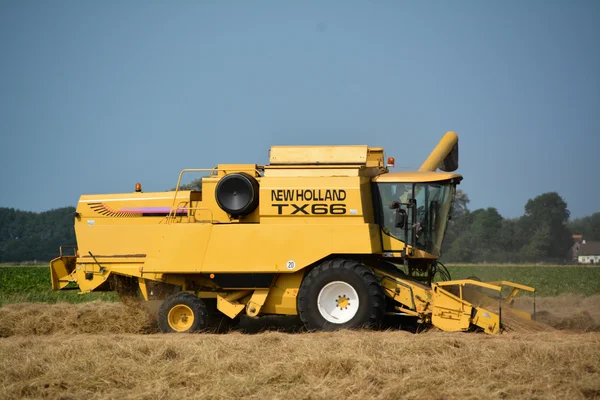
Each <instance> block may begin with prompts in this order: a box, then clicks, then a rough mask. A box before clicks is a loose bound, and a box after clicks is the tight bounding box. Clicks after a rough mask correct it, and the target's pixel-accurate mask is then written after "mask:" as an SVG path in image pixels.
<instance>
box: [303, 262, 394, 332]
mask: <svg viewBox="0 0 600 400" xmlns="http://www.w3.org/2000/svg"><path fill="white" fill-rule="evenodd" d="M298 312H299V314H300V319H301V320H302V322H303V323H304V326H306V328H307V329H308V330H311V331H312V330H325V331H333V330H337V329H353V328H361V327H378V326H379V325H380V324H381V321H382V319H383V316H384V314H385V296H384V294H383V289H382V288H381V284H380V283H379V281H378V280H377V278H376V277H375V275H374V274H373V271H371V270H370V269H369V268H367V267H366V266H364V265H363V264H361V263H359V262H357V261H354V260H343V259H337V260H328V261H325V262H323V263H322V264H321V265H319V266H317V267H316V268H314V269H313V270H312V271H310V273H309V274H308V275H307V276H306V277H305V278H304V280H303V281H302V285H301V286H300V291H299V293H298Z"/></svg>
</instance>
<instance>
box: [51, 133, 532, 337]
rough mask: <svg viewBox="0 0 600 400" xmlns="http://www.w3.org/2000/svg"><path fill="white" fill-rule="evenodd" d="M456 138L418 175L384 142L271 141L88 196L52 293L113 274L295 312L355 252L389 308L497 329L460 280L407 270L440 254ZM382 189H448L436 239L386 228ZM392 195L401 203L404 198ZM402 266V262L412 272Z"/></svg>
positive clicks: (238, 306)
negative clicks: (264, 158)
mask: <svg viewBox="0 0 600 400" xmlns="http://www.w3.org/2000/svg"><path fill="white" fill-rule="evenodd" d="M457 141H458V138H457V137H456V135H455V134H454V133H452V132H449V133H448V134H447V135H446V136H445V137H444V138H443V139H442V141H441V142H440V144H439V145H438V147H437V148H436V149H435V150H434V151H433V152H432V153H431V155H430V156H429V158H428V159H427V161H426V163H425V164H424V165H423V166H422V167H421V169H420V171H418V172H389V170H388V168H387V167H386V165H385V162H384V154H383V149H380V148H369V147H367V146H274V147H272V148H271V151H270V164H269V165H266V166H259V165H254V164H221V165H218V166H217V167H215V168H211V169H191V170H184V171H182V172H181V174H180V176H179V180H178V183H177V189H176V190H175V191H170V192H155V193H146V192H142V191H139V192H133V193H122V194H96V195H83V196H81V198H80V199H79V202H78V204H77V209H76V214H75V233H76V237H77V250H78V251H77V255H75V256H64V255H63V254H62V249H61V255H60V256H59V257H58V258H56V259H54V260H53V261H52V262H51V276H52V286H53V289H55V290H60V289H65V288H67V287H68V284H69V283H70V282H73V283H75V284H76V285H77V286H78V287H79V289H80V291H81V292H83V293H86V292H91V291H94V290H108V289H111V288H112V286H110V282H109V281H110V280H111V277H115V276H116V277H127V278H135V279H136V280H137V283H138V285H139V288H140V289H141V292H142V294H143V296H144V298H146V299H149V298H152V297H153V296H154V294H153V289H152V288H156V287H157V285H170V286H175V287H177V288H179V290H181V291H187V292H190V293H194V294H195V295H196V296H197V297H199V298H201V299H214V300H216V307H217V309H218V310H219V311H220V312H221V313H223V314H225V315H227V316H228V317H229V318H235V317H236V316H238V315H240V314H242V313H245V314H247V315H249V316H251V317H255V316H259V315H262V314H281V315H295V314H297V313H298V304H297V303H298V299H297V297H298V292H299V290H300V287H301V285H302V282H303V279H304V277H305V275H306V274H307V273H308V271H310V270H311V269H312V268H314V267H315V266H316V265H318V264H319V263H321V262H323V260H328V259H331V258H350V259H354V260H358V261H360V262H361V263H363V264H364V265H366V266H368V267H369V268H371V269H372V270H373V271H374V273H375V275H376V276H377V278H378V279H380V282H381V286H382V288H383V291H384V292H385V294H386V296H388V297H389V298H391V299H393V300H394V301H395V304H396V306H395V309H394V310H391V311H388V313H390V314H399V315H408V316H414V317H417V318H420V320H422V321H424V322H427V323H431V324H433V325H435V326H437V327H439V328H440V329H443V330H447V331H457V330H468V329H469V328H470V327H471V326H473V325H475V326H479V327H481V328H482V329H483V330H484V331H486V332H488V333H497V332H498V331H499V329H500V316H499V314H497V313H491V312H489V311H486V310H484V309H480V308H477V307H475V306H474V305H472V304H471V303H469V302H468V301H466V300H465V299H463V298H462V289H461V293H459V294H458V295H456V294H453V293H450V292H449V291H447V290H445V287H446V285H458V286H459V287H460V288H462V285H463V284H465V283H464V282H463V283H460V282H459V283H453V282H444V283H438V284H436V283H433V282H431V279H430V281H428V282H426V283H423V281H422V280H421V281H420V280H419V279H418V277H417V276H416V275H415V276H412V272H415V271H420V272H421V273H422V272H423V271H428V270H429V268H430V267H431V265H433V264H432V263H435V260H436V259H437V258H438V257H439V255H440V254H439V249H440V247H441V236H440V235H442V236H443V230H445V223H446V221H447V217H448V214H449V207H450V202H451V200H448V199H449V197H448V196H453V193H454V190H455V186H456V185H457V184H458V183H459V182H460V180H461V179H462V177H461V176H460V175H458V174H455V173H451V172H439V171H435V170H436V169H437V167H438V166H440V165H442V164H444V162H446V163H447V162H448V161H447V160H445V159H446V158H447V157H449V155H452V154H453V152H457V148H456V146H457ZM190 172H195V173H198V172H200V173H204V174H205V175H206V176H205V177H203V178H202V191H184V190H179V189H178V188H179V186H180V184H181V180H182V176H183V175H184V173H190ZM234 178H235V179H234ZM228 179H229V181H230V182H233V183H231V185H236V184H240V182H247V183H248V186H247V187H248V188H249V189H248V193H251V195H250V197H252V196H253V197H252V198H251V199H250V203H251V202H252V201H254V204H253V205H252V206H250V207H249V208H248V209H247V210H246V211H244V212H242V211H240V213H239V215H236V214H237V212H232V211H231V210H230V209H228V208H227V207H226V206H225V207H224V206H223V204H225V203H227V202H230V203H231V204H234V205H235V204H237V203H236V202H239V201H241V200H240V199H239V198H238V196H239V197H244V196H245V195H246V194H247V193H246V192H244V193H241V194H240V193H238V192H237V191H236V189H235V187H234V189H231V188H230V187H229V188H228V187H227V186H226V183H225V181H226V180H228ZM236 179H237V180H236ZM244 184H245V183H244ZM396 184H402V185H404V186H394V185H396ZM385 185H392V186H389V188H391V190H392V192H393V191H397V190H399V189H398V188H400V187H407V188H408V187H412V188H413V189H412V190H413V191H412V193H413V197H416V196H414V193H416V192H415V189H414V188H415V187H417V186H415V185H434V186H435V187H436V188H438V187H442V188H444V190H445V191H444V196H445V197H443V201H442V200H440V202H439V203H440V204H438V203H435V204H434V203H431V204H432V209H433V207H435V209H436V211H435V212H436V213H437V214H436V215H437V217H436V218H437V219H439V221H438V220H436V222H435V224H437V225H436V226H437V227H438V228H437V229H438V231H441V232H439V233H438V232H435V229H434V228H431V232H430V235H431V237H435V240H433V241H435V244H431V243H432V240H429V242H431V243H430V244H429V245H427V246H424V245H419V244H418V239H417V235H416V234H414V235H412V234H411V235H412V236H411V235H409V234H405V235H404V236H402V231H401V230H400V229H399V228H397V227H395V225H394V226H393V227H392V228H391V229H389V228H385V227H384V226H383V225H382V224H384V222H382V219H385V218H387V220H389V218H390V217H389V216H387V217H386V215H387V214H386V213H388V211H386V210H388V205H387V203H385V199H383V197H385V196H384V194H383V189H380V188H382V187H384V186H385ZM411 185H412V186H411ZM245 187H246V186H244V188H245ZM385 187H386V188H387V187H388V186H385ZM223 188H225V189H223ZM244 190H246V189H244ZM386 190H387V189H386ZM432 190H433V189H432ZM380 192H381V193H380ZM223 193H224V194H223ZM221 194H223V195H222V196H221ZM219 196H221V197H219ZM395 196H396V197H398V195H397V193H396V194H395ZM440 196H441V195H440ZM246 197H248V196H246ZM409 197H410V196H409ZM398 198H399V199H400V200H399V204H400V203H402V202H403V201H407V202H408V203H406V204H409V203H410V201H411V200H406V199H404V200H403V199H402V198H401V197H398ZM440 199H441V197H440ZM250 203H249V204H250ZM442 203H443V204H442ZM402 204H405V203H402ZM398 207H401V206H398ZM406 207H407V209H408V207H412V206H410V205H407V206H406ZM415 210H416V208H415ZM390 215H391V214H390ZM411 215H412V217H411V218H413V219H412V222H413V223H412V225H411V224H410V221H408V222H406V224H407V225H411V226H417V225H418V221H417V218H418V217H417V212H416V211H414V212H412V214H411ZM431 219H433V218H431ZM385 223H387V222H385ZM430 224H434V223H433V222H431V223H430ZM394 229H396V234H395V235H394V234H392V233H391V232H392V231H394ZM411 229H413V228H411ZM415 229H416V228H415ZM406 232H408V230H406ZM402 238H403V239H404V240H401V239H402ZM429 242H428V243H429ZM398 265H408V268H409V271H411V274H410V275H411V276H408V275H405V274H404V273H403V272H400V268H399V267H398ZM415 273H416V272H415ZM417 275H418V274H417ZM466 284H471V285H475V286H477V285H485V284H482V283H473V282H471V281H469V282H467V283H466ZM488 286H493V285H488ZM489 288H490V287H488V289H489ZM496 288H498V286H494V287H493V288H491V289H494V290H495V289H496ZM521 288H523V287H521ZM188 308H189V307H187V306H180V307H179V308H178V309H177V310H176V311H177V312H180V313H185V310H186V309H188ZM182 310H183V311H182ZM172 314H173V315H175V314H176V312H175V311H173V313H172ZM170 318H171V317H170ZM184 325H185V324H184ZM184 325H182V326H184ZM177 330H179V329H177Z"/></svg>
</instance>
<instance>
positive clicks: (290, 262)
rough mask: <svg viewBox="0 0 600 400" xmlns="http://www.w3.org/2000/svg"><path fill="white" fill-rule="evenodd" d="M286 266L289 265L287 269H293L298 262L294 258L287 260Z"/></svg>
mask: <svg viewBox="0 0 600 400" xmlns="http://www.w3.org/2000/svg"><path fill="white" fill-rule="evenodd" d="M286 267H287V269H289V270H292V269H294V268H296V262H295V261H293V260H290V261H288V262H287V264H286Z"/></svg>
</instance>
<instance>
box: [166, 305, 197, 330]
mask: <svg viewBox="0 0 600 400" xmlns="http://www.w3.org/2000/svg"><path fill="white" fill-rule="evenodd" d="M168 319H169V326H170V327H171V328H172V329H173V330H174V331H177V332H185V331H187V330H188V329H190V328H191V327H192V325H193V324H194V312H193V311H192V309H191V308H190V307H188V306H186V305H185V304H177V305H176V306H173V308H171V310H169V316H168Z"/></svg>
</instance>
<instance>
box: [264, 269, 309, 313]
mask: <svg viewBox="0 0 600 400" xmlns="http://www.w3.org/2000/svg"><path fill="white" fill-rule="evenodd" d="M303 277H304V271H299V272H296V273H294V274H285V275H284V274H281V275H279V278H278V279H277V281H276V282H275V285H273V286H272V287H271V289H270V290H269V295H268V296H267V300H266V302H265V304H264V305H263V306H262V309H261V312H262V313H263V314H284V315H297V314H298V310H297V306H296V304H297V301H296V300H297V297H298V290H299V289H300V284H301V283H302V278H303Z"/></svg>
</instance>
